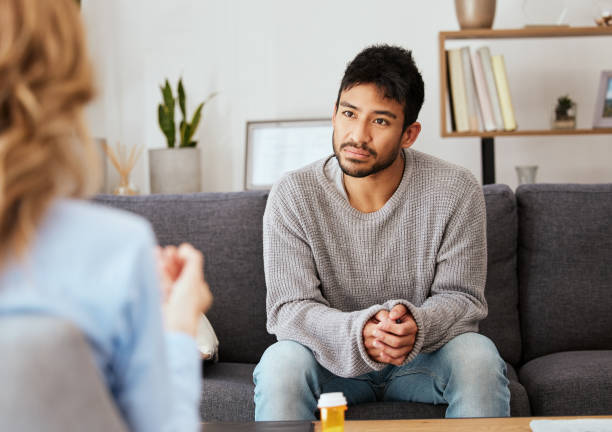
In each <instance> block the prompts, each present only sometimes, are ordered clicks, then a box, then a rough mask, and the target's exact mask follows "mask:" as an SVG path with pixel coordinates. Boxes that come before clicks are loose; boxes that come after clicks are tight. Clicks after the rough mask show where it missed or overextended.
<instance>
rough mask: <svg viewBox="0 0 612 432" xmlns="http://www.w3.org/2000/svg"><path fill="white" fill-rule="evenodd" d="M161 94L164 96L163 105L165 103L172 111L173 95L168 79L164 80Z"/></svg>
mask: <svg viewBox="0 0 612 432" xmlns="http://www.w3.org/2000/svg"><path fill="white" fill-rule="evenodd" d="M162 95H163V97H164V105H166V106H167V107H168V109H169V110H170V111H173V109H174V95H173V94H172V87H170V83H169V82H168V80H166V85H165V86H164V87H163V88H162Z"/></svg>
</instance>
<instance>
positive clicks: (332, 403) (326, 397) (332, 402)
mask: <svg viewBox="0 0 612 432" xmlns="http://www.w3.org/2000/svg"><path fill="white" fill-rule="evenodd" d="M342 405H346V399H345V397H344V395H343V394H342V392H336V393H323V394H322V395H321V397H320V398H319V405H318V407H319V408H331V407H337V406H342Z"/></svg>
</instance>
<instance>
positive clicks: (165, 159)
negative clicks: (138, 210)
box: [149, 147, 201, 194]
mask: <svg viewBox="0 0 612 432" xmlns="http://www.w3.org/2000/svg"><path fill="white" fill-rule="evenodd" d="M149 172H150V176H151V193H154V194H179V193H194V192H200V191H201V186H200V176H201V174H200V173H201V171H200V149H199V148H197V147H188V148H161V149H150V150H149Z"/></svg>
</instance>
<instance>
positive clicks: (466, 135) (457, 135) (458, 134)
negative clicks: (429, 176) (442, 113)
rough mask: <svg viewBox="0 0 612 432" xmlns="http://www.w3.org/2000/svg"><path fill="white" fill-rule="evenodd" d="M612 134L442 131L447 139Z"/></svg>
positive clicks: (608, 131)
mask: <svg viewBox="0 0 612 432" xmlns="http://www.w3.org/2000/svg"><path fill="white" fill-rule="evenodd" d="M607 134H612V128H601V129H549V130H515V131H510V132H506V131H491V132H448V131H445V130H444V131H442V134H441V135H442V136H443V137H447V138H469V137H496V136H558V135H607Z"/></svg>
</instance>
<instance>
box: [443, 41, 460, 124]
mask: <svg viewBox="0 0 612 432" xmlns="http://www.w3.org/2000/svg"><path fill="white" fill-rule="evenodd" d="M444 61H445V62H446V88H447V89H448V92H447V93H448V113H449V118H450V126H451V130H452V131H455V130H457V125H456V123H455V112H454V109H453V98H452V96H451V94H450V88H451V80H450V68H449V67H448V50H445V51H444Z"/></svg>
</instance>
